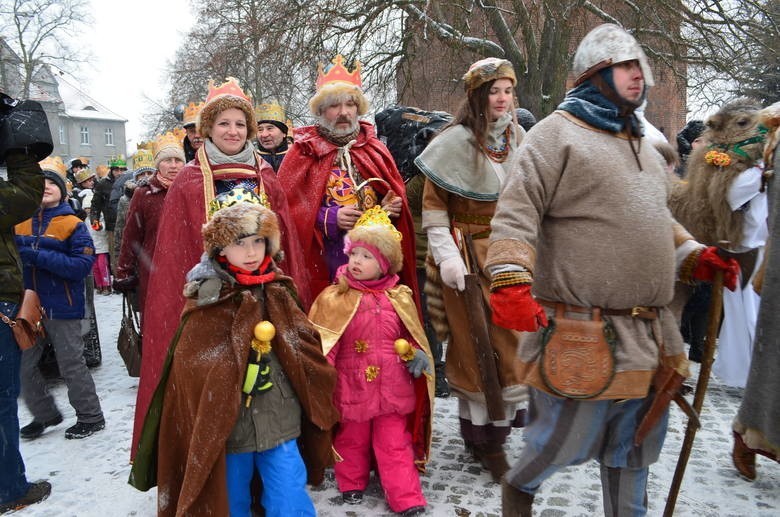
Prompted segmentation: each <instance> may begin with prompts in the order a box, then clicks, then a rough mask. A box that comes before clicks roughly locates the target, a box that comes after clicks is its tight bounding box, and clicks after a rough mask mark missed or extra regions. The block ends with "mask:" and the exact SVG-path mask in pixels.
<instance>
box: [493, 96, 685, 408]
mask: <svg viewBox="0 0 780 517" xmlns="http://www.w3.org/2000/svg"><path fill="white" fill-rule="evenodd" d="M638 143H639V142H638V141H637V140H634V141H633V144H634V148H635V149H636V147H637V144H638ZM638 160H639V162H640V163H641V169H640V167H639V165H638V163H637V158H636V157H635V156H634V154H633V152H632V150H631V147H630V145H629V141H628V139H627V138H626V137H625V136H623V135H616V134H614V133H609V132H606V131H601V130H599V129H596V128H594V127H592V126H589V125H588V124H586V123H585V122H583V121H581V120H579V119H577V118H575V117H573V116H572V115H570V114H568V113H565V112H561V111H558V112H555V113H553V114H552V115H550V116H549V117H547V118H545V119H544V120H542V121H541V122H539V123H538V124H537V125H536V126H535V127H534V129H533V131H532V132H530V133H529V134H528V135H527V136H526V138H525V140H524V141H523V146H522V147H521V148H520V149H519V150H518V153H517V157H516V161H515V162H514V164H513V167H512V170H511V172H510V175H509V177H508V178H507V182H506V184H505V186H504V189H503V190H502V192H501V195H500V197H499V201H498V206H497V209H496V213H495V215H494V216H493V220H492V223H491V224H492V233H491V237H490V238H491V245H490V248H489V251H488V254H487V260H486V266H487V267H488V268H490V267H493V266H496V265H501V264H515V265H520V266H523V267H526V268H527V269H528V270H529V271H531V272H532V273H533V278H534V284H533V294H534V296H535V297H536V298H538V299H542V300H549V301H556V302H564V303H567V304H572V305H578V306H583V307H593V306H595V307H602V308H608V309H627V308H632V307H635V306H648V307H658V308H660V310H659V313H660V317H659V320H660V321H657V322H656V323H655V324H651V323H650V322H648V321H646V320H640V319H636V318H632V317H631V316H605V319H607V320H609V321H611V323H612V325H613V326H614V328H615V330H616V332H617V335H618V344H617V350H616V370H617V373H616V375H615V378H614V380H613V382H612V384H611V385H610V387H609V388H608V389H607V390H606V391H605V392H604V393H602V394H601V395H600V396H599V397H598V398H600V399H619V398H643V397H645V396H646V395H647V393H648V389H649V386H650V382H651V380H652V376H653V373H654V371H655V369H656V366H657V363H658V353H659V343H658V342H657V341H661V340H663V343H664V347H665V355H666V356H667V361H668V362H669V364H671V365H672V366H675V367H679V368H680V369H681V370H682V371H687V361H686V359H685V356H684V354H683V342H682V338H681V336H680V333H679V330H678V328H677V324H676V321H675V319H674V317H673V315H672V314H671V312H670V311H669V310H668V308H667V305H668V304H669V303H670V302H671V301H672V297H673V293H674V283H675V279H676V275H677V268H678V264H679V263H680V262H681V261H682V260H683V258H684V257H685V256H687V255H688V250H691V251H692V250H693V249H695V248H696V247H698V244H697V243H695V241H692V238H691V237H690V235H688V234H687V232H685V231H684V230H683V229H682V227H681V226H680V225H679V224H677V223H676V222H675V221H674V219H673V218H672V215H671V213H670V212H669V209H668V208H667V197H668V192H669V184H668V177H667V175H666V173H665V171H664V169H663V167H662V165H661V161H660V160H659V157H658V155H657V153H656V151H655V150H654V149H653V148H652V146H651V145H648V144H647V143H646V142H643V143H642V145H641V146H640V147H639V152H638ZM678 247H680V248H679V249H678ZM547 311H548V316H551V315H552V313H553V310H552V309H547ZM569 317H572V318H575V317H578V316H576V315H574V314H570V315H569ZM579 317H581V316H579ZM653 325H655V333H654V332H653V328H652V326H653ZM654 334H655V335H656V336H657V338H658V339H657V340H656V339H654V337H653V336H654ZM540 353H541V344H540V340H539V336H538V335H537V333H526V334H524V336H523V340H522V342H521V346H520V350H519V366H518V374H519V375H520V378H521V379H522V380H523V381H524V382H525V383H527V384H529V385H532V386H534V387H537V388H539V389H543V390H545V391H548V392H549V390H547V389H546V387H545V385H544V382H543V381H542V379H541V376H540V374H539V369H538V364H537V361H538V359H539V358H540Z"/></svg>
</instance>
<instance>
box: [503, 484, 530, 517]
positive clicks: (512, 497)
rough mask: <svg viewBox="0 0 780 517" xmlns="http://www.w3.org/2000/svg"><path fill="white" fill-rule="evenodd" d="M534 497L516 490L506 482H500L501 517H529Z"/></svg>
mask: <svg viewBox="0 0 780 517" xmlns="http://www.w3.org/2000/svg"><path fill="white" fill-rule="evenodd" d="M533 504H534V495H533V494H529V493H528V492H523V491H522V490H518V489H516V488H515V487H513V486H512V485H510V484H509V483H507V482H506V480H503V479H502V480H501V515H502V517H531V515H532V513H531V506H533Z"/></svg>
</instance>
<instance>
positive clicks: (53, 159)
mask: <svg viewBox="0 0 780 517" xmlns="http://www.w3.org/2000/svg"><path fill="white" fill-rule="evenodd" d="M38 164H39V165H40V166H41V170H44V171H51V172H55V173H57V174H59V175H60V176H62V177H63V178H65V177H66V175H67V172H68V168H67V167H66V166H65V162H63V161H62V158H60V157H59V156H48V157H46V158H44V159H43V160H41V161H40V162H38Z"/></svg>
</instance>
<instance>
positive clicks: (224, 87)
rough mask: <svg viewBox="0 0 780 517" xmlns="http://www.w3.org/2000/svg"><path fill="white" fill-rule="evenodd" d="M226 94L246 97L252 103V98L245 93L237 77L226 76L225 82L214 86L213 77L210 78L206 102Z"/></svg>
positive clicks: (241, 97)
mask: <svg viewBox="0 0 780 517" xmlns="http://www.w3.org/2000/svg"><path fill="white" fill-rule="evenodd" d="M226 95H232V96H233V97H238V98H240V99H244V100H245V101H247V102H248V103H249V104H250V105H251V104H252V100H251V99H250V98H249V97H247V95H246V94H245V93H244V90H242V89H241V87H240V86H239V85H238V79H236V78H235V77H226V78H225V82H224V83H222V84H221V85H220V86H219V87H215V86H214V80H213V79H212V80H209V94H208V95H207V96H206V101H205V104H208V103H209V102H210V101H212V100H214V99H216V98H217V97H223V96H226Z"/></svg>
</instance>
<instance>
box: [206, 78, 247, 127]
mask: <svg viewBox="0 0 780 517" xmlns="http://www.w3.org/2000/svg"><path fill="white" fill-rule="evenodd" d="M230 108H236V109H240V110H241V111H243V112H244V115H245V116H246V132H247V134H246V138H247V140H251V139H252V138H254V137H255V135H256V134H257V124H256V123H255V114H254V110H253V109H252V100H251V99H250V98H249V97H248V96H247V94H245V93H244V91H243V90H242V89H241V86H239V84H238V80H237V79H235V78H233V77H228V78H226V79H225V82H224V83H222V84H221V85H220V86H219V87H216V86H214V81H209V93H208V96H206V101H205V102H204V103H203V107H202V108H201V110H200V113H198V121H197V126H198V133H199V134H200V136H202V137H203V138H204V139H206V138H209V137H210V136H211V127H212V126H213V125H214V122H215V121H216V120H217V117H218V116H219V114H220V113H222V112H223V111H225V110H227V109H230Z"/></svg>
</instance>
